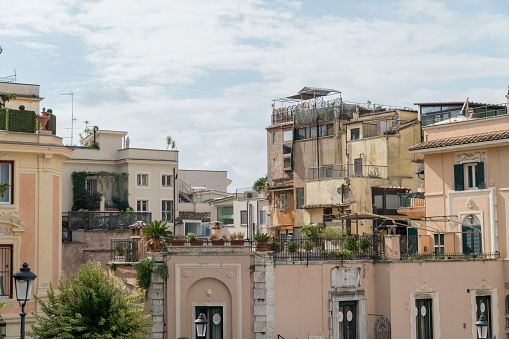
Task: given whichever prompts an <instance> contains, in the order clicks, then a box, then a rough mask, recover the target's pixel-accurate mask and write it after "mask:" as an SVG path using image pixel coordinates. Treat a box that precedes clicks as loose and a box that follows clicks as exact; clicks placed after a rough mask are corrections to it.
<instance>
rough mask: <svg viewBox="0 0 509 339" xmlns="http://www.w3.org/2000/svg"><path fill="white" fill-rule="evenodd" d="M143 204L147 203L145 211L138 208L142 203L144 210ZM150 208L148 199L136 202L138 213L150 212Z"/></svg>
mask: <svg viewBox="0 0 509 339" xmlns="http://www.w3.org/2000/svg"><path fill="white" fill-rule="evenodd" d="M143 202H145V210H143V209H141V210H140V209H139V208H138V207H139V206H138V204H139V203H142V204H141V207H142V208H143ZM148 206H149V201H148V199H138V200H136V212H148Z"/></svg>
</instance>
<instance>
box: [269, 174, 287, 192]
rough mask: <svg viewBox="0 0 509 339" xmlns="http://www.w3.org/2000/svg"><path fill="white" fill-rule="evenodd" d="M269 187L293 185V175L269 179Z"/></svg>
mask: <svg viewBox="0 0 509 339" xmlns="http://www.w3.org/2000/svg"><path fill="white" fill-rule="evenodd" d="M268 187H269V189H277V188H287V187H293V175H291V176H290V177H285V178H275V179H272V180H270V181H269V186H268Z"/></svg>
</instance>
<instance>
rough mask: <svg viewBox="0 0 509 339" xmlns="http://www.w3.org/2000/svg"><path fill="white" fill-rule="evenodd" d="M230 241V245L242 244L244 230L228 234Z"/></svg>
mask: <svg viewBox="0 0 509 339" xmlns="http://www.w3.org/2000/svg"><path fill="white" fill-rule="evenodd" d="M230 243H231V245H232V246H244V232H233V233H232V234H231V235H230Z"/></svg>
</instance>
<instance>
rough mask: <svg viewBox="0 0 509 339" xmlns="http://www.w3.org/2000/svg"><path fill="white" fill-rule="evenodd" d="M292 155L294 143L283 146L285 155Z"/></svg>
mask: <svg viewBox="0 0 509 339" xmlns="http://www.w3.org/2000/svg"><path fill="white" fill-rule="evenodd" d="M291 153H292V143H291V142H289V143H286V144H283V154H291Z"/></svg>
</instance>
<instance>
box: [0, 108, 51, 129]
mask: <svg viewBox="0 0 509 339" xmlns="http://www.w3.org/2000/svg"><path fill="white" fill-rule="evenodd" d="M39 127H40V124H39V122H38V121H37V117H36V112H34V111H26V110H23V111H21V110H17V109H10V108H1V109H0V130H6V131H10V132H24V133H35V132H37V131H38V130H39ZM46 129H48V130H49V131H50V132H51V134H52V135H55V133H56V130H57V118H56V116H54V115H53V114H50V120H49V121H48V124H47V125H46Z"/></svg>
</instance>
